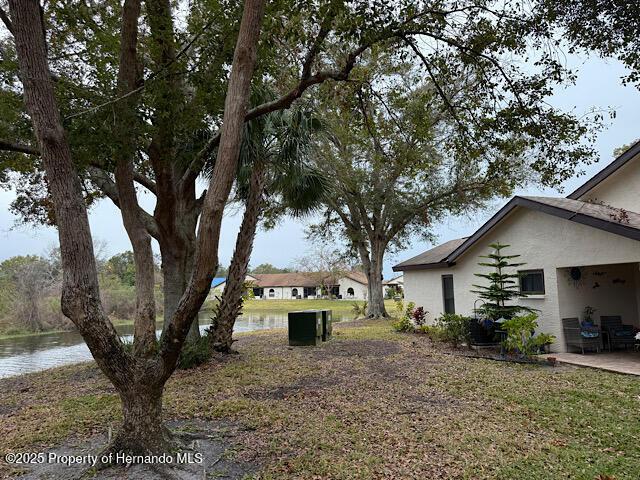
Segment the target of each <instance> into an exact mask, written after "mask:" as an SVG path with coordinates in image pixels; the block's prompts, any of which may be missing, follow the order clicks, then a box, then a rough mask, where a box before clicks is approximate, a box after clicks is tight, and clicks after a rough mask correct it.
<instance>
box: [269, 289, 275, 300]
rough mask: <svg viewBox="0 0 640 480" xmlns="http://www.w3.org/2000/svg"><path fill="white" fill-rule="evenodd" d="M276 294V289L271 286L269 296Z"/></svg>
mask: <svg viewBox="0 0 640 480" xmlns="http://www.w3.org/2000/svg"><path fill="white" fill-rule="evenodd" d="M275 296H276V291H275V290H274V289H273V288H270V289H269V298H273V297H275Z"/></svg>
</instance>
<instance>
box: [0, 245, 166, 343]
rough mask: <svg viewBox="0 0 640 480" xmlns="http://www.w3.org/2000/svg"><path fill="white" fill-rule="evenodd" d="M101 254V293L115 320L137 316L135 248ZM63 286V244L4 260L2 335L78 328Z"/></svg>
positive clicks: (0, 291)
mask: <svg viewBox="0 0 640 480" xmlns="http://www.w3.org/2000/svg"><path fill="white" fill-rule="evenodd" d="M98 251H99V249H98ZM97 257H98V258H97V259H96V260H97V262H96V263H97V266H98V271H99V274H100V296H101V297H102V302H103V305H104V307H105V310H106V312H107V313H108V314H109V316H110V317H112V318H113V319H115V320H133V316H134V314H135V306H136V300H135V267H134V263H133V253H132V252H130V251H128V252H123V253H119V254H117V255H114V256H112V257H110V258H104V257H102V256H101V255H97ZM156 270H157V275H156V295H157V302H156V305H157V306H158V308H159V309H161V308H162V275H160V269H159V266H158V267H157V268H156ZM61 288H62V268H61V264H60V255H59V251H58V249H57V248H56V249H51V250H50V251H49V252H47V254H45V255H41V256H40V255H26V256H22V255H21V256H16V257H11V258H9V259H7V260H5V261H3V262H2V263H0V334H5V335H6V334H18V333H28V332H42V331H48V330H58V329H63V330H64V329H72V328H73V325H72V324H71V322H70V321H69V320H68V319H67V318H66V317H65V316H64V315H63V314H62V311H61V309H60V294H61ZM161 313H162V312H161V311H159V312H158V314H161Z"/></svg>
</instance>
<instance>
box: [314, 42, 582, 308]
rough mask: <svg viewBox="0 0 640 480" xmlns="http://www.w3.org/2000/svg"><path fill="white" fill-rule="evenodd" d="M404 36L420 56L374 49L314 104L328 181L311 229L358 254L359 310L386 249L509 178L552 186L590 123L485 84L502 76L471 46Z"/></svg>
mask: <svg viewBox="0 0 640 480" xmlns="http://www.w3.org/2000/svg"><path fill="white" fill-rule="evenodd" d="M403 40H404V44H405V45H404V47H405V48H406V51H407V53H410V52H415V53H416V54H417V55H418V57H419V58H420V60H421V64H418V65H416V64H413V63H407V62H406V61H405V60H404V59H405V58H406V55H405V52H403V51H402V50H401V49H399V51H397V52H395V53H388V52H383V51H379V50H376V51H374V54H373V55H372V56H371V57H370V58H369V62H368V63H367V64H366V65H365V66H364V67H363V68H362V70H359V71H358V72H356V73H355V75H354V76H353V77H352V81H351V83H350V86H349V89H348V90H344V91H343V94H342V95H341V96H340V98H339V99H338V100H336V98H335V94H334V93H332V94H330V98H329V101H328V102H326V103H325V106H324V108H323V109H322V111H323V112H324V114H325V115H326V119H325V120H326V121H327V123H328V124H329V125H330V130H331V135H329V136H328V137H327V138H326V139H324V140H323V141H322V142H321V143H320V145H319V147H318V149H317V150H318V151H319V152H320V153H319V156H318V168H319V169H320V170H321V171H322V172H323V173H324V175H325V176H326V177H327V178H328V179H329V182H330V185H331V187H330V188H332V189H333V190H332V193H331V194H329V195H327V196H326V197H325V200H324V203H325V205H326V212H325V215H324V219H323V221H322V222H320V223H319V224H317V225H315V226H312V228H311V234H312V236H314V237H319V238H320V239H324V240H327V239H330V238H332V237H334V236H338V237H339V238H341V239H342V240H343V241H346V243H347V245H348V246H349V247H350V249H351V251H352V252H353V253H354V254H355V255H357V256H358V258H359V259H360V261H361V264H362V266H363V269H364V272H365V273H366V274H367V278H368V304H367V309H368V310H367V314H368V316H370V317H380V316H386V315H387V312H386V311H385V306H384V295H383V286H382V271H383V266H384V259H385V254H387V253H388V252H389V251H397V250H399V249H401V248H403V247H404V246H406V245H407V243H408V242H411V241H415V240H416V239H418V238H427V239H432V238H433V233H434V229H435V227H436V226H437V225H438V223H439V222H440V221H442V220H443V219H444V218H445V217H446V216H448V215H471V214H472V213H474V212H476V211H477V210H478V209H480V208H482V207H484V206H485V205H487V202H488V201H490V200H492V199H495V198H497V197H504V196H508V195H510V194H511V193H512V192H513V191H514V189H515V188H518V187H522V186H525V185H527V184H529V183H537V184H542V185H545V186H556V185H558V183H559V182H560V181H562V180H564V179H565V178H566V177H567V176H568V175H569V174H570V173H571V172H572V171H573V169H574V168H575V167H576V165H577V162H578V161H579V160H580V159H584V160H589V158H590V153H589V149H588V148H585V147H584V146H583V145H582V144H581V143H580V142H581V140H583V137H584V136H586V135H587V134H588V133H589V132H590V130H589V128H588V127H587V126H586V125H583V124H581V123H579V122H577V121H576V120H575V119H574V118H573V117H571V116H570V115H563V114H561V113H559V112H556V111H554V110H553V109H551V108H545V107H543V106H542V105H540V104H538V103H537V101H538V100H539V99H541V98H538V97H537V95H538V94H539V92H534V91H527V92H518V91H516V92H512V93H511V95H513V96H512V97H511V99H509V97H510V94H509V93H507V92H508V84H506V85H503V90H501V93H499V94H496V92H495V91H494V90H493V85H494V84H498V83H501V82H502V81H504V79H500V75H501V73H500V71H497V72H496V71H493V76H492V73H491V72H492V70H491V63H484V62H483V59H482V58H481V57H480V58H479V59H478V58H476V59H475V60H473V61H472V60H468V59H467V60H466V61H464V62H461V63H459V64H457V65H456V63H455V59H451V61H450V62H448V63H446V64H438V63H437V62H436V59H434V58H430V57H429V56H428V55H427V54H423V53H422V52H420V50H418V48H417V46H416V43H415V42H414V41H413V40H411V39H408V38H404V39H403ZM434 63H435V65H434ZM500 68H501V69H502V68H506V67H502V66H501V67H500ZM425 74H426V75H425ZM532 94H533V95H534V96H535V97H536V98H531V97H530V95H532ZM496 95H498V96H497V97H496ZM500 97H502V99H503V101H501V98H500Z"/></svg>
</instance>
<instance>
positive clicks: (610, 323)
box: [600, 315, 636, 350]
mask: <svg viewBox="0 0 640 480" xmlns="http://www.w3.org/2000/svg"><path fill="white" fill-rule="evenodd" d="M600 325H601V326H602V330H603V331H604V332H606V334H607V343H608V346H609V350H611V349H612V348H616V347H624V348H625V349H626V348H627V347H633V346H634V345H635V343H636V336H635V329H634V328H633V325H625V324H623V323H622V317H621V316H620V315H602V316H601V317H600Z"/></svg>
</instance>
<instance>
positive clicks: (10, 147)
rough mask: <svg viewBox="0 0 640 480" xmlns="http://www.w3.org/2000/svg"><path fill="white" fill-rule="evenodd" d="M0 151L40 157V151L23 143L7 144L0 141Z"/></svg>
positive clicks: (4, 141) (7, 142)
mask: <svg viewBox="0 0 640 480" xmlns="http://www.w3.org/2000/svg"><path fill="white" fill-rule="evenodd" d="M0 150H4V151H7V152H18V153H26V154H27V155H40V150H38V149H37V148H36V147H32V146H30V145H25V144H23V143H15V142H9V141H7V140H2V139H0Z"/></svg>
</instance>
